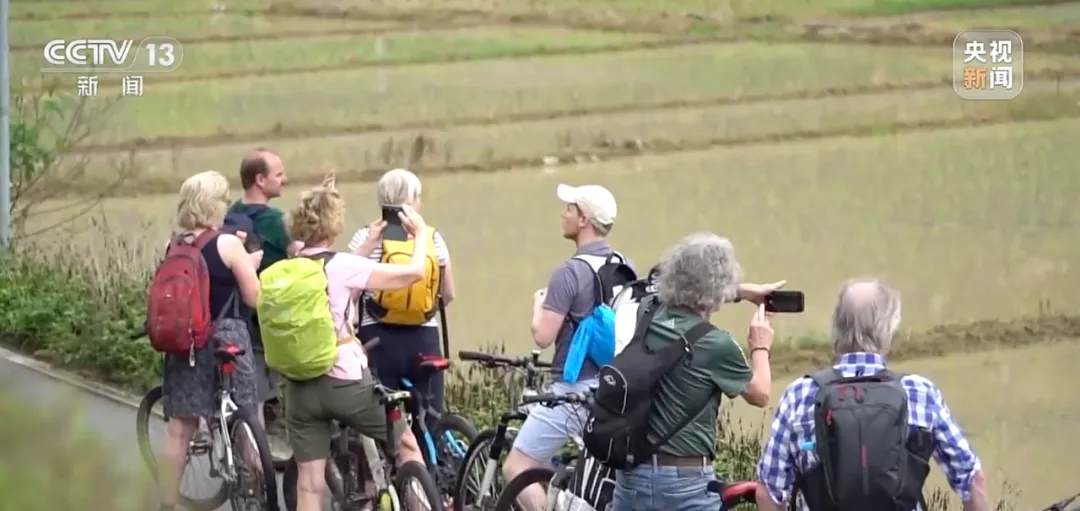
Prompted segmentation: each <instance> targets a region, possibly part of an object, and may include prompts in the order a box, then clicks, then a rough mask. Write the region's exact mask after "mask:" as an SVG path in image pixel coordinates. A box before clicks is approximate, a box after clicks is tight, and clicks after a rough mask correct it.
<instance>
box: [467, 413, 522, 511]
mask: <svg viewBox="0 0 1080 511" xmlns="http://www.w3.org/2000/svg"><path fill="white" fill-rule="evenodd" d="M495 433H496V430H495V429H485V430H484V431H481V432H480V433H479V434H478V435H476V438H473V441H472V443H471V444H469V450H468V452H467V453H465V459H464V460H463V461H462V463H461V468H460V469H459V470H458V472H457V475H456V476H455V479H456V481H457V488H455V489H454V503H455V506H456V508H457V509H458V510H459V511H463V510H488V509H494V507H495V506H494V505H495V499H497V498H498V497H499V493H500V492H502V489H503V479H502V470H501V468H500V467H502V465H503V463H505V462H506V456H507V454H509V453H510V448H511V447H513V445H514V438H515V437H517V430H515V429H510V428H508V429H507V430H506V441H505V443H504V445H503V451H502V454H501V455H500V456H499V460H498V461H497V462H495V467H494V472H493V474H494V478H493V479H492V480H491V486H490V487H488V488H487V489H486V490H487V491H485V492H484V494H485V497H484V499H483V501H481V499H480V493H481V486H482V485H483V481H484V471H485V470H487V464H488V461H489V460H488V456H489V454H490V453H491V444H492V442H494V440H495Z"/></svg>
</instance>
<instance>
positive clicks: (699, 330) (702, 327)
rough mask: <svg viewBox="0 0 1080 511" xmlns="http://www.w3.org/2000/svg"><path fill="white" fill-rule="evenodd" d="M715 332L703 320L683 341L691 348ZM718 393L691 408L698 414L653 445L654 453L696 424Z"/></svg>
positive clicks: (714, 328)
mask: <svg viewBox="0 0 1080 511" xmlns="http://www.w3.org/2000/svg"><path fill="white" fill-rule="evenodd" d="M713 330H716V327H715V326H714V325H713V324H712V323H710V322H709V320H707V319H702V320H701V321H700V322H698V324H696V325H694V326H693V327H691V328H690V330H687V331H686V333H684V334H683V335H682V339H683V341H684V342H686V344H687V347H688V348H689V347H692V346H693V345H694V344H696V343H697V342H698V341H700V340H702V339H704V338H705V336H706V335H709V332H712V331H713ZM718 393H719V391H717V392H713V393H711V394H709V396H708V397H706V398H705V401H704V402H702V403H701V406H698V407H696V408H691V410H697V412H692V413H688V414H686V417H683V420H681V421H679V423H678V424H676V425H675V427H674V428H672V429H671V431H669V432H668V434H666V435H664V436H663V437H662V438H661V439H660V440H658V441H657V442H656V443H655V444H653V445H652V451H653V453H656V451H657V450H659V449H660V447H662V446H663V445H664V444H666V443H668V441H670V440H671V439H672V438H674V437H675V435H677V434H679V432H680V431H682V430H683V429H685V428H686V426H689V425H690V423H691V422H694V420H695V419H697V418H698V417H699V416H700V415H701V414H702V413H704V412H705V405H708V404H709V401H712V399H713V398H714V397H715V396H716V395H717V394H718Z"/></svg>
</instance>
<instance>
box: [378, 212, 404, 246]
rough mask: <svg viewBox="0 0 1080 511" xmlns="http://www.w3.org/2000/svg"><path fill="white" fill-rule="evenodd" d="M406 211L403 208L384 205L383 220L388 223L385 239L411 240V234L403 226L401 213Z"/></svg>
mask: <svg viewBox="0 0 1080 511" xmlns="http://www.w3.org/2000/svg"><path fill="white" fill-rule="evenodd" d="M404 211H405V210H404V208H402V207H401V206H393V205H385V204H384V205H383V207H382V219H383V221H385V222H386V229H384V230H383V235H382V236H383V239H387V240H394V241H405V240H407V239H409V234H408V233H406V232H405V227H404V226H402V225H401V216H400V213H402V212H404Z"/></svg>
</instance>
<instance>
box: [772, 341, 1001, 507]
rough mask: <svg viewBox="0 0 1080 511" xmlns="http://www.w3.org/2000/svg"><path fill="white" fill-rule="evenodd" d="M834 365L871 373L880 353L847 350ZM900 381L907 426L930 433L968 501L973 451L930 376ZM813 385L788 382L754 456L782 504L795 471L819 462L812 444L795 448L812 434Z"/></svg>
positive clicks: (975, 463)
mask: <svg viewBox="0 0 1080 511" xmlns="http://www.w3.org/2000/svg"><path fill="white" fill-rule="evenodd" d="M833 368H834V369H836V370H838V371H840V372H841V373H842V374H843V375H844V376H845V377H851V376H855V375H856V374H874V373H876V372H878V371H882V370H884V369H885V359H884V358H883V357H882V356H881V355H877V354H873V353H849V354H847V355H844V356H842V357H840V360H839V361H838V362H837V363H836V365H835V366H833ZM900 383H901V384H902V385H903V387H904V389H905V390H906V391H907V395H908V425H909V427H910V428H922V429H925V430H928V431H930V432H931V433H932V434H933V439H934V440H933V442H934V458H936V459H937V462H938V466H940V467H941V469H942V471H944V472H945V477H946V478H947V479H948V481H949V486H951V487H952V488H953V490H954V491H956V493H957V494H959V495H960V499H961V500H963V501H964V502H967V501H968V500H970V499H971V481H972V478H973V477H974V476H975V473H976V472H977V471H978V470H979V465H980V464H979V458H978V456H976V455H975V451H973V450H972V448H971V444H969V443H968V441H967V439H966V438H965V437H964V433H963V431H961V430H960V426H957V424H956V420H955V419H954V418H953V416H952V413H950V412H949V407H948V406H946V405H945V398H943V397H942V396H941V391H940V390H938V388H937V386H935V385H934V384H933V382H931V381H930V380H928V379H926V378H924V377H922V376H919V375H915V374H909V375H905V376H904V377H903V378H902V379H901V380H900ZM817 388H818V386H817V384H816V383H814V380H812V379H810V378H807V377H803V378H799V379H797V380H795V381H794V382H793V383H792V384H791V385H790V386H788V388H787V391H785V392H784V395H783V397H781V398H780V405H779V406H778V407H777V408H776V416H775V418H774V419H773V422H772V431H771V433H770V435H769V440H768V442H767V443H766V444H765V449H764V452H763V453H762V455H761V459H760V460H759V461H758V469H757V475H758V480H759V481H761V484H764V485H765V488H766V489H767V490H768V491H769V496H770V497H772V500H773V502H775V503H777V504H783V503H785V502H787V501H788V499H789V498H790V497H791V494H792V490H793V489H794V486H795V475H796V473H803V472H805V471H807V470H809V469H810V468H813V467H814V466H815V465H817V464H818V463H819V460H818V459H817V455H816V454H815V452H814V451H813V450H804V449H801V448H800V446H801V445H803V444H804V443H805V442H808V441H810V440H813V439H814V408H815V404H814V397H815V395H816V394H817ZM800 500H801V499H800ZM799 507H800V509H802V510H803V511H806V510H807V507H806V505H805V503H804V502H800V506H799Z"/></svg>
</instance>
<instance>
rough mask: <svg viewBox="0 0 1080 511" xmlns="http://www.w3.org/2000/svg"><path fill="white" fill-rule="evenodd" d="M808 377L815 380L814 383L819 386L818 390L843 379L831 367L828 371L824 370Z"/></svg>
mask: <svg viewBox="0 0 1080 511" xmlns="http://www.w3.org/2000/svg"><path fill="white" fill-rule="evenodd" d="M806 377H807V378H810V379H811V380H814V383H816V384H817V386H818V388H822V387H825V386H827V385H829V384H831V383H832V382H834V381H836V380H839V379H841V378H842V377H843V375H841V374H840V373H839V372H837V371H836V370H835V369H833V368H831V367H830V368H828V369H822V370H820V371H817V372H813V373H809V374H807V375H806Z"/></svg>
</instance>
